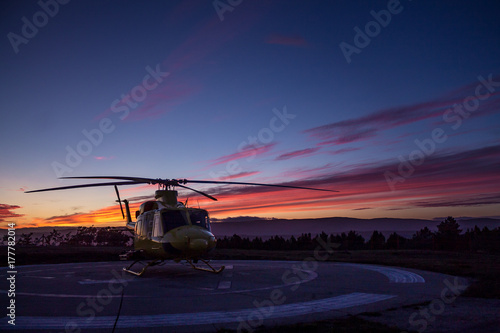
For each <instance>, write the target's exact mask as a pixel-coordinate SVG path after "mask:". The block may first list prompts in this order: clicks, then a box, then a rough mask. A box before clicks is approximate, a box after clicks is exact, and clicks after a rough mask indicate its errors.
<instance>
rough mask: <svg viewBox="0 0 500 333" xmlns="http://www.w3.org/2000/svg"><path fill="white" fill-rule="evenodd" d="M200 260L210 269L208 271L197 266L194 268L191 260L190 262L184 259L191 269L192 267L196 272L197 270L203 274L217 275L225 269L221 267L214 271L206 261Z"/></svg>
mask: <svg viewBox="0 0 500 333" xmlns="http://www.w3.org/2000/svg"><path fill="white" fill-rule="evenodd" d="M200 260H201V261H203V263H204V264H205V265H207V266H208V267H210V269H208V268H203V267H199V266H195V265H194V264H193V261H192V260H190V259H186V261H187V262H188V263H189V264H190V265H191V267H193V268H194V269H197V270H199V271H205V272H210V273H215V274H219V273H220V272H222V271H223V270H224V268H226V266H221V268H219V269H215V268H213V267H212V266H211V265H210V264H209V263H208V261H206V260H203V259H200Z"/></svg>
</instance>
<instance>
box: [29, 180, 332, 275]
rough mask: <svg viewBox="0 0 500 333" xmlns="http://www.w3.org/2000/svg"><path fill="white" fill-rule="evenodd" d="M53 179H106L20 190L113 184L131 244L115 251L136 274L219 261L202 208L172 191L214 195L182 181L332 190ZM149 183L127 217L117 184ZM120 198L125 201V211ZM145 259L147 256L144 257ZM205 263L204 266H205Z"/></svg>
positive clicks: (222, 268) (205, 268)
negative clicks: (145, 197)
mask: <svg viewBox="0 0 500 333" xmlns="http://www.w3.org/2000/svg"><path fill="white" fill-rule="evenodd" d="M59 179H111V180H114V181H112V182H106V183H91V184H82V185H70V186H62V187H52V188H46V189H40V190H32V191H26V192H25V193H34V192H45V191H56V190H67V189H74V188H85V187H97V186H114V188H115V192H116V195H117V198H118V200H116V202H118V203H119V204H120V209H121V213H122V217H123V218H124V219H125V213H126V221H127V222H126V225H125V226H126V228H127V229H128V230H130V231H131V232H132V233H133V235H134V242H133V243H134V250H131V251H128V252H126V253H124V254H122V255H120V259H121V260H133V262H132V263H131V264H130V265H129V266H127V267H124V268H123V270H124V271H125V272H127V273H130V274H133V275H136V276H142V275H143V274H144V272H145V271H146V270H147V269H148V268H149V267H151V266H156V265H160V264H162V263H163V262H164V261H165V260H173V261H174V262H177V263H178V262H181V261H184V260H185V261H186V262H187V263H188V264H189V265H190V266H191V267H192V268H194V269H197V270H201V271H208V272H211V273H216V274H218V273H220V272H222V271H223V270H224V268H225V267H224V266H221V267H220V268H218V269H216V268H214V267H213V266H212V265H210V263H209V261H208V260H207V259H206V257H207V255H208V254H209V253H210V252H212V251H213V250H214V249H215V247H216V243H217V239H216V238H215V236H214V234H213V233H212V232H211V227H210V218H209V214H208V212H207V211H206V210H205V209H201V208H192V207H187V200H186V203H182V202H180V201H178V199H177V196H178V192H177V191H176V190H175V188H176V187H180V188H184V189H188V190H191V191H194V192H196V193H198V194H200V195H203V196H205V197H207V198H209V199H211V200H214V201H217V199H216V198H215V197H213V196H211V195H209V194H207V193H204V192H202V191H199V190H196V189H194V188H191V187H188V186H185V184H187V183H193V184H221V185H245V186H246V185H251V186H268V187H279V188H291V189H302V190H313V191H328V192H338V191H335V190H327V189H318V188H311V187H300V186H291V185H280V184H262V183H246V182H230V181H212V180H188V179H161V178H156V179H155V178H142V177H122V176H83V177H61V178H59ZM138 184H151V185H158V190H156V191H155V199H156V200H149V201H146V202H144V203H142V204H141V205H140V207H139V210H137V211H136V212H135V219H136V221H135V222H134V221H132V216H131V213H130V205H129V201H128V200H127V199H125V200H121V198H120V193H119V191H118V186H123V185H138ZM122 202H123V203H124V204H125V213H124V211H123V206H122ZM145 260H149V261H147V262H145ZM199 261H201V262H202V263H204V264H205V265H206V267H201V266H199V265H196V264H198V262H199ZM138 263H140V264H142V265H143V268H142V269H141V270H138V271H136V270H132V267H133V266H135V265H136V264H138ZM207 267H208V268H207Z"/></svg>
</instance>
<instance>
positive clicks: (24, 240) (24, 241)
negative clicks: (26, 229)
mask: <svg viewBox="0 0 500 333" xmlns="http://www.w3.org/2000/svg"><path fill="white" fill-rule="evenodd" d="M32 236H33V233H32V232H30V233H29V234H21V237H19V241H18V242H17V244H18V245H33V240H32V239H31V237H32Z"/></svg>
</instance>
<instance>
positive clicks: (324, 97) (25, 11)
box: [0, 0, 500, 227]
mask: <svg viewBox="0 0 500 333" xmlns="http://www.w3.org/2000/svg"><path fill="white" fill-rule="evenodd" d="M499 9H500V4H499V3H498V2H497V1H477V2H472V1H454V2H451V1H423V0H422V1H411V0H401V1H396V0H390V1H284V0H283V1H249V0H215V1H213V0H208V1H205V0H203V1H201V0H189V1H188V0H184V1H147V2H140V1H114V0H108V1H78V0H72V1H67V0H58V1H56V0H41V1H39V2H37V1H27V0H26V1H13V0H10V1H2V2H1V3H0V15H1V20H0V27H1V31H2V34H3V36H4V37H3V41H2V43H0V50H1V52H0V57H1V58H0V70H1V73H2V75H1V83H2V89H1V90H0V94H1V95H0V112H1V116H2V118H1V119H2V121H1V122H0V138H1V140H0V150H1V152H2V155H1V159H0V161H1V164H0V166H1V169H0V170H1V173H0V227H6V226H7V224H8V223H10V222H16V223H17V227H33V226H77V225H96V226H107V225H123V223H124V222H123V220H122V217H121V213H120V210H119V207H118V205H117V203H116V202H115V200H116V195H115V192H114V190H113V188H112V187H97V188H85V189H74V190H66V191H54V192H42V193H30V194H28V193H24V191H28V190H35V189H40V188H48V187H58V186H66V185H74V184H83V183H85V182H86V181H85V180H82V181H78V180H60V179H58V178H59V177H69V176H72V177H76V176H136V177H148V178H168V179H179V178H187V179H195V180H228V181H240V182H258V183H271V184H287V185H296V186H307V187H316V188H322V189H330V190H336V191H338V192H319V191H305V190H292V189H277V188H270V187H269V188H268V187H254V186H247V187H241V186H221V185H217V186H215V185H205V184H203V185H200V184H191V185H190V186H192V187H193V188H196V189H198V190H202V191H205V192H207V193H209V194H211V195H213V196H215V197H216V198H217V199H218V201H211V200H209V199H207V198H205V197H203V196H200V195H198V194H196V193H194V192H190V191H186V190H179V198H180V200H182V201H185V200H186V199H187V200H188V205H190V206H196V207H198V206H200V207H202V208H205V209H207V210H208V211H209V212H210V214H211V217H213V218H217V219H224V218H227V217H237V216H258V217H267V218H272V217H276V218H317V217H330V216H344V217H356V218H380V217H394V218H423V219H432V218H435V217H440V216H450V215H451V216H454V217H464V216H467V217H499V216H500V211H499V208H500V192H499V190H498V189H499V183H500V173H499V170H500V131H499V125H498V124H499V123H500V98H499V96H500V95H499V92H500V21H499V20H498V14H499ZM87 182H88V181H87ZM96 182H98V181H96ZM155 189H156V187H155V186H152V185H139V186H121V187H120V195H121V197H122V199H123V198H128V199H129V200H130V201H131V203H132V204H131V205H132V211H135V210H136V209H137V207H138V205H139V204H140V203H141V202H143V201H145V200H149V199H151V198H152V197H153V193H154V190H155Z"/></svg>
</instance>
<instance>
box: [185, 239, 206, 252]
mask: <svg viewBox="0 0 500 333" xmlns="http://www.w3.org/2000/svg"><path fill="white" fill-rule="evenodd" d="M189 249H190V250H193V251H206V250H207V249H208V242H207V240H205V239H191V241H190V242H189Z"/></svg>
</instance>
